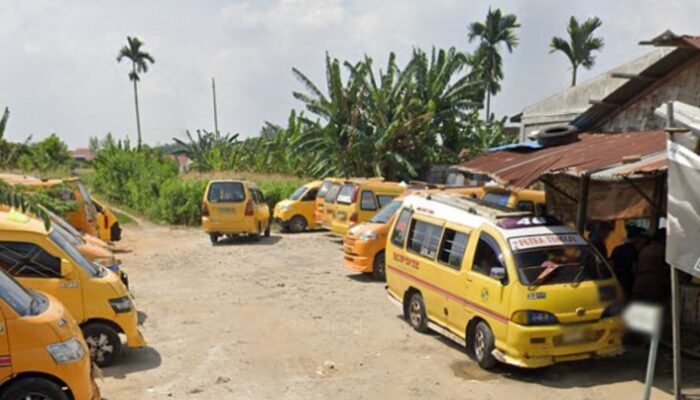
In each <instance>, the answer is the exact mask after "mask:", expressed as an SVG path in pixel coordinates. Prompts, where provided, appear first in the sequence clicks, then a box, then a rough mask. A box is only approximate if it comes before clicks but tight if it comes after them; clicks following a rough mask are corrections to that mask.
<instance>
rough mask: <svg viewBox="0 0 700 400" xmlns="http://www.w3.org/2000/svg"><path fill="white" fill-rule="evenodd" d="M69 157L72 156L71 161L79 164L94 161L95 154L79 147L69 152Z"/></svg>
mask: <svg viewBox="0 0 700 400" xmlns="http://www.w3.org/2000/svg"><path fill="white" fill-rule="evenodd" d="M70 153H71V155H72V156H73V159H74V160H75V161H81V162H90V161H92V160H94V159H95V157H96V155H95V152H94V151H92V150H90V149H88V148H85V147H81V148H78V149H75V150H71V152H70Z"/></svg>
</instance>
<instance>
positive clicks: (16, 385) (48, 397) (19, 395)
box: [0, 378, 69, 400]
mask: <svg viewBox="0 0 700 400" xmlns="http://www.w3.org/2000/svg"><path fill="white" fill-rule="evenodd" d="M27 399H29V400H69V397H68V394H67V393H66V392H64V391H63V390H62V389H61V387H60V386H58V385H57V384H55V383H53V382H51V381H50V380H48V379H43V378H25V379H21V380H18V381H16V382H13V383H11V384H10V385H9V386H8V387H7V388H6V389H5V390H3V393H2V395H0V400H27Z"/></svg>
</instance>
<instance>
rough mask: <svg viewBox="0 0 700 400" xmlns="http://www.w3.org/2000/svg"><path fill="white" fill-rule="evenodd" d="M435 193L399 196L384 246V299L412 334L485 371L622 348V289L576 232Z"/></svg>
mask: <svg viewBox="0 0 700 400" xmlns="http://www.w3.org/2000/svg"><path fill="white" fill-rule="evenodd" d="M483 204H484V203H483V202H478V201H474V200H473V199H470V198H469V197H466V196H461V195H455V194H448V193H441V194H430V195H411V196H408V197H406V198H405V199H404V202H403V205H402V208H401V210H400V211H399V214H398V216H397V217H396V219H395V221H394V224H393V226H392V231H391V234H390V237H389V238H388V241H387V249H386V278H387V291H388V294H389V298H390V299H391V300H393V301H394V302H395V303H396V304H397V305H398V306H399V307H400V308H401V310H402V312H403V314H404V316H405V318H406V320H407V321H408V322H409V323H410V325H411V326H412V327H413V328H414V329H415V330H417V331H420V332H424V331H427V330H429V329H431V330H434V331H436V332H439V333H441V334H443V335H445V336H447V337H448V338H450V339H452V340H455V341H456V342H458V343H460V344H462V345H465V346H466V348H467V350H468V351H469V352H470V353H471V355H472V356H473V357H474V358H475V359H476V361H478V363H479V365H480V366H481V367H483V368H487V369H488V368H491V367H493V366H495V365H496V363H497V362H502V363H506V364H511V365H515V366H518V367H524V368H538V367H544V366H547V365H550V364H553V363H556V362H563V361H573V360H581V359H587V358H592V357H604V356H611V355H616V354H619V353H620V352H621V351H622V330H623V328H622V323H621V319H620V316H619V314H620V311H621V304H622V302H623V294H622V289H621V288H620V285H619V283H618V282H617V280H616V279H615V276H614V274H613V273H612V271H611V269H610V267H609V266H608V265H607V264H606V262H605V260H604V259H603V258H602V257H601V256H600V255H599V254H598V253H597V252H596V251H595V250H594V249H593V248H592V246H591V245H590V244H589V243H588V242H586V240H585V239H584V238H583V237H581V235H580V234H579V233H578V232H576V231H575V230H573V229H571V228H568V227H566V226H563V225H561V223H560V222H559V221H556V220H555V219H553V218H550V217H535V216H532V214H530V213H525V212H517V211H504V209H503V208H491V207H487V206H484V205H483Z"/></svg>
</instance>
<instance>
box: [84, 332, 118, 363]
mask: <svg viewBox="0 0 700 400" xmlns="http://www.w3.org/2000/svg"><path fill="white" fill-rule="evenodd" d="M82 330H83V336H85V342H87V344H88V347H89V348H90V358H92V361H94V362H95V364H97V366H98V367H100V368H103V367H109V366H110V365H112V364H114V362H115V361H116V360H117V359H118V358H119V355H120V354H121V351H122V341H121V339H120V338H119V333H117V331H116V330H115V329H114V328H112V327H111V326H109V325H107V324H103V323H101V322H91V323H88V324H86V325H84V326H83V329H82Z"/></svg>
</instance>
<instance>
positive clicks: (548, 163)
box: [456, 131, 666, 188]
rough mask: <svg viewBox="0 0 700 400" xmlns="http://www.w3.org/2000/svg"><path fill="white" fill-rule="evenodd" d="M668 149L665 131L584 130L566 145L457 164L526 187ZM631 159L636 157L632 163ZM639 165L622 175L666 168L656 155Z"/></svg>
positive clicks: (512, 151)
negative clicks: (554, 176)
mask: <svg viewBox="0 0 700 400" xmlns="http://www.w3.org/2000/svg"><path fill="white" fill-rule="evenodd" d="M665 150H666V133H665V132H664V131H649V132H625V133H581V134H580V135H579V138H578V140H577V141H575V142H573V143H569V144H566V145H562V146H553V147H545V148H542V149H522V148H515V149H508V150H503V151H499V152H494V153H487V154H483V155H481V156H477V157H475V158H473V159H472V160H470V161H467V162H466V163H463V164H460V165H457V166H456V168H458V169H460V170H463V171H468V172H475V173H481V174H487V175H489V176H490V177H492V178H493V179H495V180H496V181H497V182H498V183H500V184H503V185H507V186H512V187H515V188H525V187H527V186H529V185H530V184H532V183H534V182H535V181H537V180H538V179H539V178H541V177H542V176H544V175H548V174H557V173H567V174H574V175H580V174H584V173H590V174H592V173H595V172H600V171H603V170H606V169H610V168H612V167H618V166H622V165H625V164H627V166H628V167H630V166H632V165H634V164H635V163H637V162H638V161H640V160H645V159H646V158H647V157H649V156H651V155H654V154H657V153H661V152H664V151H665ZM629 159H633V160H634V161H633V162H632V163H629V162H628V160H629ZM652 159H653V158H652ZM661 164H663V165H661ZM639 166H640V168H641V169H640V170H639V171H637V170H636V169H634V168H633V169H631V170H630V169H629V168H627V169H624V171H625V172H624V174H623V175H624V176H628V175H633V174H635V173H638V172H645V173H651V172H654V171H656V169H655V168H659V169H660V168H662V167H663V168H665V163H664V162H663V161H659V160H658V159H654V161H653V162H648V163H640V165H639ZM623 175H617V176H618V177H621V176H623Z"/></svg>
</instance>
